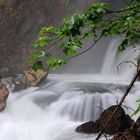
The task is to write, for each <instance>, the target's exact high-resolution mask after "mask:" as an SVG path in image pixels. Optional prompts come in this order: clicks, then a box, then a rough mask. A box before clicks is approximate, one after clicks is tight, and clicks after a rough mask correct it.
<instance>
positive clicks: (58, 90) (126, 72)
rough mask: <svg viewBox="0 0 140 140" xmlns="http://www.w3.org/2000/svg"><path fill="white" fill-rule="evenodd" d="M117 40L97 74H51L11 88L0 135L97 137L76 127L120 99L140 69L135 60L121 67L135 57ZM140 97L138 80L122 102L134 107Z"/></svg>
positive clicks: (20, 139)
mask: <svg viewBox="0 0 140 140" xmlns="http://www.w3.org/2000/svg"><path fill="white" fill-rule="evenodd" d="M117 43H118V41H116V40H115V41H112V42H111V43H110V47H109V49H108V50H107V52H106V55H105V58H104V59H103V60H102V61H103V64H102V67H101V69H100V70H99V71H100V73H98V74H88V73H87V74H50V75H49V76H48V78H47V79H46V81H45V82H44V83H43V84H42V85H41V86H40V87H34V88H29V89H25V90H23V91H20V92H11V93H10V95H9V97H8V100H7V107H6V109H5V110H4V111H3V112H2V113H0V140H94V139H95V137H96V135H95V134H92V135H87V134H80V133H77V132H75V128H76V127H77V126H78V125H80V124H82V123H84V122H86V121H95V120H96V119H98V117H99V116H100V114H101V112H102V111H103V110H104V109H106V108H107V107H109V106H111V105H113V104H117V102H118V101H119V100H120V98H121V96H122V95H123V93H124V92H125V90H126V88H127V86H128V85H129V82H130V80H131V79H132V77H133V76H134V73H135V71H136V68H135V67H133V66H131V65H130V64H123V65H122V66H120V68H119V71H117V70H116V67H117V65H118V64H119V63H120V62H121V61H123V60H126V59H128V58H129V59H131V60H133V59H134V58H135V56H136V54H135V53H136V51H134V49H129V48H128V50H126V52H124V53H122V54H118V52H117V49H116V47H115V46H116V45H117ZM132 54H133V55H132ZM130 55H131V58H130ZM95 67H96V66H95ZM138 98H140V83H139V82H136V83H135V86H134V87H133V89H132V90H131V92H130V94H129V96H128V97H127V98H126V100H125V102H124V103H123V105H124V106H129V107H131V108H133V109H135V108H136V107H137V103H136V100H137V99H138ZM124 109H125V110H126V112H127V113H128V114H132V112H133V111H132V110H131V109H128V108H125V107H124ZM102 139H105V138H102Z"/></svg>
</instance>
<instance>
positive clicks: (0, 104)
mask: <svg viewBox="0 0 140 140" xmlns="http://www.w3.org/2000/svg"><path fill="white" fill-rule="evenodd" d="M8 95H9V91H8V89H7V88H6V86H5V84H4V83H3V82H2V81H0V111H3V110H4V108H5V107H6V100H7V97H8Z"/></svg>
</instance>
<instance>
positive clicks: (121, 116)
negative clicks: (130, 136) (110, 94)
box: [97, 105, 133, 135]
mask: <svg viewBox="0 0 140 140" xmlns="http://www.w3.org/2000/svg"><path fill="white" fill-rule="evenodd" d="M116 107H117V105H114V106H111V107H109V108H108V109H106V110H105V111H103V112H102V114H101V116H100V118H99V119H98V120H97V121H98V123H99V124H100V127H101V128H104V127H105V124H106V122H107V121H108V119H109V117H110V116H111V114H112V113H113V112H114V110H115V109H116ZM132 123H133V120H132V119H131V118H130V117H129V116H128V115H126V114H125V111H124V110H123V108H122V107H121V106H120V107H119V108H118V110H117V112H116V114H115V115H114V116H113V118H112V119H111V121H110V123H109V124H108V126H107V127H106V129H105V131H104V132H105V133H106V134H110V135H113V134H115V133H116V132H119V131H125V130H126V129H127V128H130V127H131V125H132Z"/></svg>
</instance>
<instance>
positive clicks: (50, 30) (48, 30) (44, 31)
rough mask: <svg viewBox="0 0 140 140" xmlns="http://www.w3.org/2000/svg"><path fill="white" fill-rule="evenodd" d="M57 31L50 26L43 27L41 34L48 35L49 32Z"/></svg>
mask: <svg viewBox="0 0 140 140" xmlns="http://www.w3.org/2000/svg"><path fill="white" fill-rule="evenodd" d="M54 31H55V29H54V27H53V26H49V27H42V28H41V30H40V32H39V34H46V33H49V32H54Z"/></svg>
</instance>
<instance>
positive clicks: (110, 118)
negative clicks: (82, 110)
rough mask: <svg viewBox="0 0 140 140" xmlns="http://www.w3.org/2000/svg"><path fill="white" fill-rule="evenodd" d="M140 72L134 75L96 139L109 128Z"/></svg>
mask: <svg viewBox="0 0 140 140" xmlns="http://www.w3.org/2000/svg"><path fill="white" fill-rule="evenodd" d="M139 74H140V69H139V70H138V71H137V73H136V75H135V76H134V78H133V79H132V81H131V83H130V85H129V87H128V88H127V89H126V92H125V94H124V95H123V96H122V98H121V100H120V102H119V104H118V105H117V107H116V109H115V110H114V112H113V113H112V114H111V115H110V117H109V119H108V121H107V122H106V124H105V127H104V128H103V129H102V131H101V132H100V133H99V135H98V136H97V138H96V139H95V140H99V138H100V137H101V136H102V134H103V133H104V131H105V129H106V128H107V126H108V125H109V123H110V121H111V120H112V118H113V117H114V115H115V114H116V112H117V111H118V109H119V107H120V106H121V105H122V103H123V102H124V99H125V98H126V96H127V95H128V93H129V91H130V90H131V88H132V86H133V85H134V83H135V81H136V79H137V77H138V76H139Z"/></svg>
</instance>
